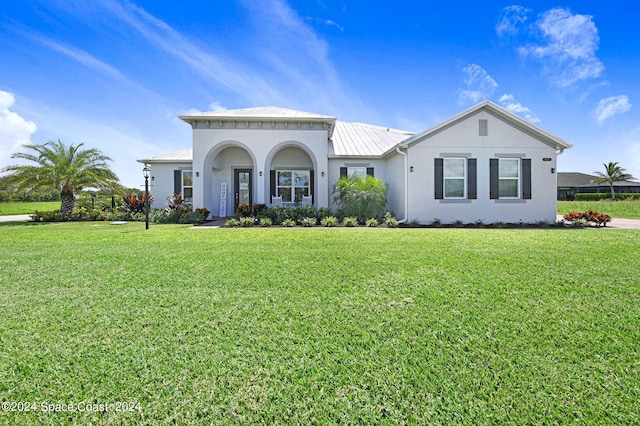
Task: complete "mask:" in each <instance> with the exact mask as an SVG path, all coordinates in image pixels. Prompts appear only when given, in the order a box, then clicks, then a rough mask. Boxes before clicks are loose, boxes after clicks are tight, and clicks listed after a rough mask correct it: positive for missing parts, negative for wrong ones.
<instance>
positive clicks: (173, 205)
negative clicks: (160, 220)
mask: <svg viewBox="0 0 640 426" xmlns="http://www.w3.org/2000/svg"><path fill="white" fill-rule="evenodd" d="M166 210H167V211H169V212H171V211H177V212H179V213H185V212H188V211H189V210H191V209H190V208H189V206H187V205H186V204H185V203H184V200H183V199H182V195H180V194H173V195H170V196H168V197H167V208H166Z"/></svg>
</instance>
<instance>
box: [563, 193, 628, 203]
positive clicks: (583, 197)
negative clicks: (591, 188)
mask: <svg viewBox="0 0 640 426" xmlns="http://www.w3.org/2000/svg"><path fill="white" fill-rule="evenodd" d="M600 200H611V194H610V193H607V192H593V193H580V194H576V201H600ZM616 200H617V201H624V200H640V193H632V192H621V193H617V192H616Z"/></svg>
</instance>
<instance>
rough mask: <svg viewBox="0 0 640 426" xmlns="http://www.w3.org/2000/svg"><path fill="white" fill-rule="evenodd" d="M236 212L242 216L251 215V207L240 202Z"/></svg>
mask: <svg viewBox="0 0 640 426" xmlns="http://www.w3.org/2000/svg"><path fill="white" fill-rule="evenodd" d="M236 213H238V214H239V215H240V216H242V217H249V216H251V207H250V206H249V204H240V205H239V206H238V208H237V209H236Z"/></svg>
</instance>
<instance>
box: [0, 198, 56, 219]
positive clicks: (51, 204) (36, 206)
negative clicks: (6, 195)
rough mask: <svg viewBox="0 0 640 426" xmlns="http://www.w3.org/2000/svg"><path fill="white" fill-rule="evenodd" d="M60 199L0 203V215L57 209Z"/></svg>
mask: <svg viewBox="0 0 640 426" xmlns="http://www.w3.org/2000/svg"><path fill="white" fill-rule="evenodd" d="M59 208H60V201H46V202H33V203H19V202H10V203H0V216H8V215H16V214H32V213H35V212H36V211H40V212H46V211H52V210H58V209H59Z"/></svg>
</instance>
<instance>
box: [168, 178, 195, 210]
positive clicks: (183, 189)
mask: <svg viewBox="0 0 640 426" xmlns="http://www.w3.org/2000/svg"><path fill="white" fill-rule="evenodd" d="M173 193H174V194H180V195H182V199H183V200H184V202H185V203H188V204H191V203H192V202H193V171H191V170H174V171H173Z"/></svg>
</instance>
